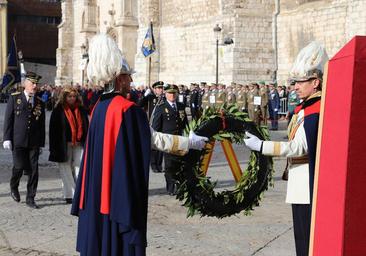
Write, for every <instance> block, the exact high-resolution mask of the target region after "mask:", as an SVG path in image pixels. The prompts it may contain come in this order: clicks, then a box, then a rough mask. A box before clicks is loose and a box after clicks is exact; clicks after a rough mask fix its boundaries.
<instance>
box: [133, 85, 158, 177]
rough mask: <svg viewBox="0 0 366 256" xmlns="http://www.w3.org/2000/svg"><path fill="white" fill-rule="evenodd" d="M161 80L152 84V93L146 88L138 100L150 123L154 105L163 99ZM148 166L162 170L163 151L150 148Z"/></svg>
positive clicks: (156, 170) (154, 169) (153, 169)
mask: <svg viewBox="0 0 366 256" xmlns="http://www.w3.org/2000/svg"><path fill="white" fill-rule="evenodd" d="M163 86H164V82H163V81H157V82H155V83H154V84H153V85H152V88H153V90H154V93H152V92H151V90H150V89H147V90H146V92H145V94H144V96H143V97H142V98H141V100H140V102H139V104H138V105H139V106H141V107H144V108H147V111H148V117H149V120H150V124H151V123H152V120H151V118H152V113H153V112H154V111H155V107H156V106H157V105H158V104H160V103H162V102H163V101H164V94H163ZM150 158H151V159H150V166H151V169H152V171H153V172H162V171H163V152H161V151H158V150H155V149H151V155H150Z"/></svg>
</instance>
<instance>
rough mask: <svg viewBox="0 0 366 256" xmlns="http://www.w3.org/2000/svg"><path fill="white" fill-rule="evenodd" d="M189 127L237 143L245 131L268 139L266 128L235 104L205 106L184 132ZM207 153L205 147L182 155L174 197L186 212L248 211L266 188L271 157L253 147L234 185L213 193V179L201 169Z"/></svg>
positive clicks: (223, 214) (218, 214)
mask: <svg viewBox="0 0 366 256" xmlns="http://www.w3.org/2000/svg"><path fill="white" fill-rule="evenodd" d="M188 130H193V131H194V132H195V133H196V134H197V135H199V136H204V137H208V138H210V140H224V139H227V140H229V141H231V142H232V143H239V144H241V143H243V140H244V137H245V132H249V133H251V134H253V135H255V136H256V137H258V138H259V139H260V140H265V139H268V130H266V129H263V128H259V127H257V126H256V125H255V124H254V123H253V122H252V121H251V120H250V119H249V118H248V115H247V113H244V112H240V111H239V110H238V108H237V107H236V106H229V107H228V106H226V105H224V106H223V107H221V109H219V110H217V109H207V110H205V111H204V113H203V115H202V117H201V118H200V119H199V120H197V121H195V120H193V121H192V122H191V123H190V125H189V127H188V128H187V132H188ZM206 153H207V150H202V151H198V150H190V151H189V153H188V154H187V155H186V156H184V157H183V158H182V161H181V166H180V170H179V171H178V172H177V176H176V179H177V181H178V192H177V198H178V199H179V200H180V201H183V205H184V206H186V207H188V213H187V216H193V215H194V214H195V213H196V212H199V214H200V215H201V216H215V217H217V218H223V217H228V216H231V215H233V214H237V213H239V212H241V211H244V212H245V213H250V211H251V210H252V209H253V207H254V206H257V205H258V204H259V201H260V199H261V195H262V193H263V191H265V190H267V189H268V183H269V182H271V181H272V173H273V163H272V158H271V157H268V156H264V155H262V154H261V153H260V152H255V151H252V152H251V155H250V161H249V164H248V166H247V168H246V170H245V171H244V173H243V176H242V177H241V179H240V181H239V182H238V183H237V184H236V186H235V189H234V190H232V191H228V190H225V191H223V192H220V193H216V192H215V191H214V189H215V186H216V183H212V182H211V181H210V179H209V178H208V177H206V176H205V175H204V174H203V173H202V170H201V164H202V159H203V157H204V155H205V154H206Z"/></svg>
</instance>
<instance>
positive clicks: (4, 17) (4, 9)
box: [0, 0, 7, 82]
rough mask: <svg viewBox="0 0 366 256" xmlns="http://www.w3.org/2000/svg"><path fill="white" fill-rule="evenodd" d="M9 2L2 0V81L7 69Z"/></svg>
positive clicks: (0, 20)
mask: <svg viewBox="0 0 366 256" xmlns="http://www.w3.org/2000/svg"><path fill="white" fill-rule="evenodd" d="M6 20H7V2H6V1H5V0H0V82H1V79H2V75H3V74H4V73H5V71H6V65H7V64H6V62H7V47H6V46H7V36H6V35H7V30H6V25H7V22H6Z"/></svg>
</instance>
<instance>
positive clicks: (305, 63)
mask: <svg viewBox="0 0 366 256" xmlns="http://www.w3.org/2000/svg"><path fill="white" fill-rule="evenodd" d="M327 61H328V55H327V52H326V51H325V49H324V47H323V46H322V45H321V44H320V43H318V42H315V41H313V42H311V43H310V44H308V45H307V46H306V47H304V48H303V49H302V50H301V51H300V52H299V54H298V55H297V57H296V60H295V62H294V64H293V67H292V69H291V72H290V80H292V81H294V82H301V81H307V80H309V79H311V78H318V79H322V77H323V71H324V65H325V63H326V62H327Z"/></svg>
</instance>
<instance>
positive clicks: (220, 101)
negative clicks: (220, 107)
mask: <svg viewBox="0 0 366 256" xmlns="http://www.w3.org/2000/svg"><path fill="white" fill-rule="evenodd" d="M216 103H224V101H222V100H218V101H216Z"/></svg>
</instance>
